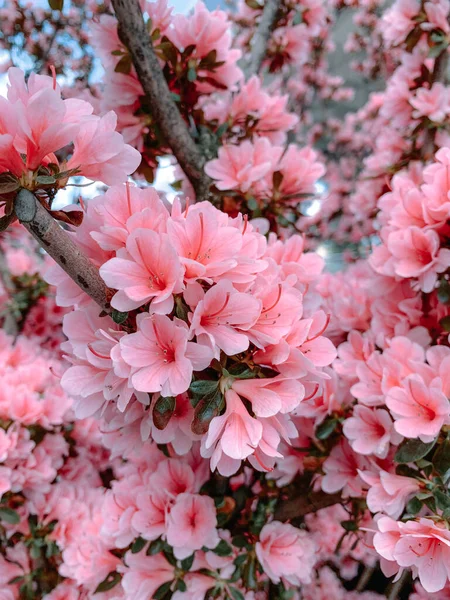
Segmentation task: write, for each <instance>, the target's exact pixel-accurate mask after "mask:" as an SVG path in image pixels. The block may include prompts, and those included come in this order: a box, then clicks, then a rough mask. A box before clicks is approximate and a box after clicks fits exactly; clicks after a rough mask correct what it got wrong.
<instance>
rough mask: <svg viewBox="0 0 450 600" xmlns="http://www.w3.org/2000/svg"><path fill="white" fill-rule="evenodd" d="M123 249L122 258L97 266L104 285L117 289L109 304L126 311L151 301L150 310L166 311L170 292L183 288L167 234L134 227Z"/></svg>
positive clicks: (179, 266)
mask: <svg viewBox="0 0 450 600" xmlns="http://www.w3.org/2000/svg"><path fill="white" fill-rule="evenodd" d="M126 249H127V254H126V255H125V257H124V258H120V257H117V258H112V259H111V260H109V261H108V262H106V263H105V264H104V265H103V266H102V267H101V269H100V274H101V276H102V277H103V279H104V280H105V283H106V285H108V286H110V287H112V288H114V289H116V290H119V292H117V293H116V294H115V295H114V298H113V299H112V301H111V304H112V306H114V308H117V309H118V310H121V311H128V310H130V309H134V308H137V307H139V306H142V305H143V304H145V303H146V302H148V301H149V300H150V301H151V307H152V310H153V312H158V313H160V314H167V313H169V312H170V311H171V310H172V307H173V294H174V293H179V292H180V291H181V289H182V288H181V286H182V268H181V264H180V261H179V259H178V256H177V253H176V252H175V250H174V248H173V246H172V245H171V244H170V241H169V239H168V236H167V235H166V234H164V233H162V234H158V233H156V232H155V231H151V230H148V229H136V231H134V232H133V233H132V234H131V235H130V236H128V239H127V242H126Z"/></svg>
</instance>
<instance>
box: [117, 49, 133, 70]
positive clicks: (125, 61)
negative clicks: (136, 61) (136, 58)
mask: <svg viewBox="0 0 450 600" xmlns="http://www.w3.org/2000/svg"><path fill="white" fill-rule="evenodd" d="M131 64H132V63H131V56H130V55H129V54H125V55H124V56H122V58H121V59H120V60H119V62H118V63H117V65H116V66H115V68H114V72H115V73H122V74H123V75H129V74H130V71H131Z"/></svg>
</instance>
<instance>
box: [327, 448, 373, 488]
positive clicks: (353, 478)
mask: <svg viewBox="0 0 450 600" xmlns="http://www.w3.org/2000/svg"><path fill="white" fill-rule="evenodd" d="M365 466H368V463H367V460H366V459H365V458H363V457H361V456H359V455H358V454H356V453H355V452H353V451H352V449H351V448H350V446H349V445H348V442H346V441H341V442H340V443H339V444H338V445H337V446H334V448H333V449H332V451H331V453H330V456H329V457H328V458H327V459H326V460H325V462H324V463H323V471H324V473H325V476H324V477H323V479H322V482H321V485H322V489H323V491H324V492H326V493H327V494H333V493H334V492H337V491H338V490H342V494H343V495H344V497H351V498H353V497H358V496H360V495H361V494H362V489H363V487H364V482H363V481H362V479H361V477H360V475H359V473H360V471H361V470H364V468H365Z"/></svg>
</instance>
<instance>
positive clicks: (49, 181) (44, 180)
mask: <svg viewBox="0 0 450 600" xmlns="http://www.w3.org/2000/svg"><path fill="white" fill-rule="evenodd" d="M36 182H37V183H39V184H40V185H53V184H55V183H56V179H55V177H52V176H51V175H38V176H37V177H36Z"/></svg>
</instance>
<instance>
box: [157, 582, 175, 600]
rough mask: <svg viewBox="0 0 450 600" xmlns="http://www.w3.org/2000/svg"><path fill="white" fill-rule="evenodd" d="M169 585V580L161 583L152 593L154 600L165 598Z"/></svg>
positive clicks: (170, 583)
mask: <svg viewBox="0 0 450 600" xmlns="http://www.w3.org/2000/svg"><path fill="white" fill-rule="evenodd" d="M171 585H172V582H171V581H166V583H163V584H162V585H160V586H159V588H158V589H157V590H156V592H155V593H154V594H153V598H154V600H162V599H163V598H165V597H166V594H167V593H168V592H170V586H171Z"/></svg>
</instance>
